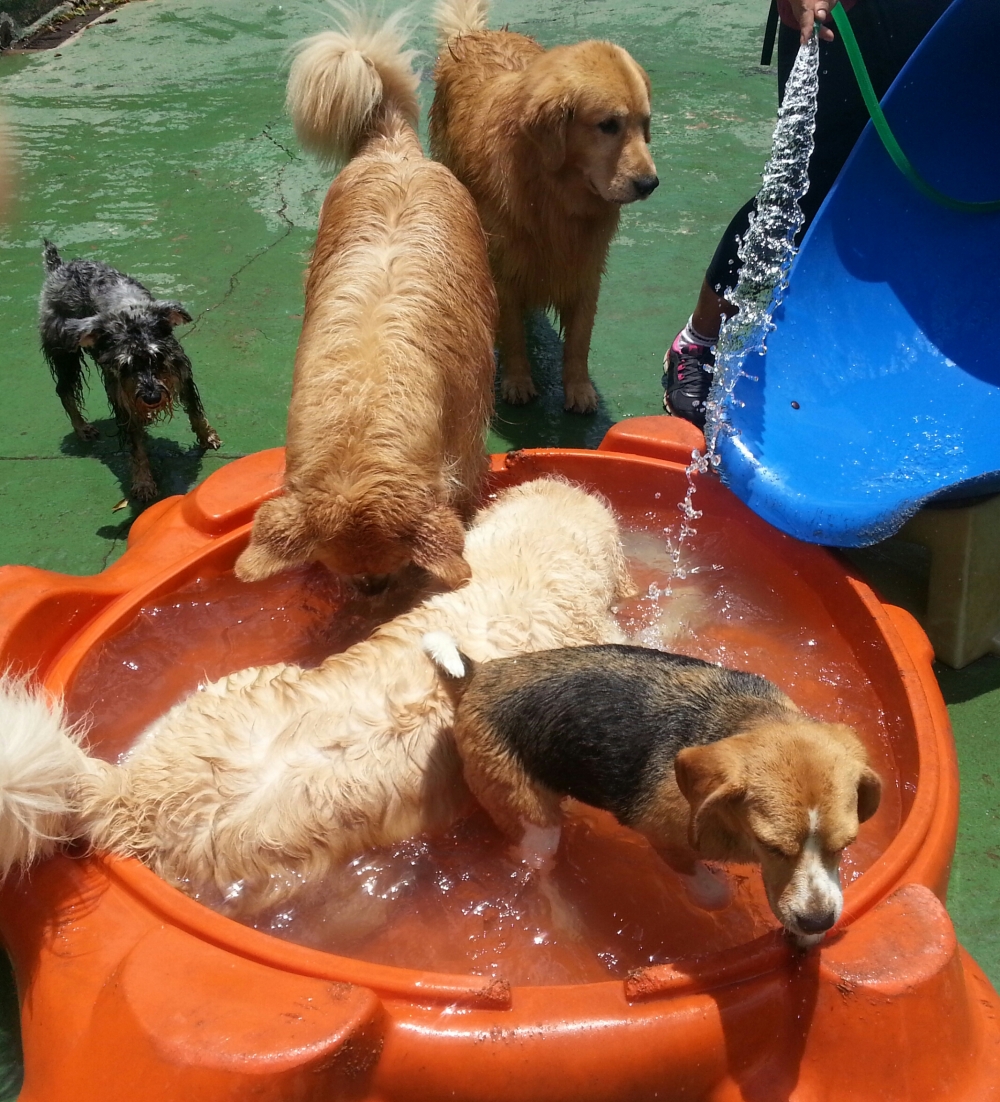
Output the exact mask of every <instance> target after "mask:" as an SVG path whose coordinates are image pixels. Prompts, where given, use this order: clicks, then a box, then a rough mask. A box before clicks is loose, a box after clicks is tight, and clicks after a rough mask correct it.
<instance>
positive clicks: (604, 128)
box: [597, 119, 622, 134]
mask: <svg viewBox="0 0 1000 1102" xmlns="http://www.w3.org/2000/svg"><path fill="white" fill-rule="evenodd" d="M621 128H622V124H621V123H620V122H619V121H618V120H617V119H603V120H602V121H601V122H599V123H598V124H597V129H598V130H600V131H601V133H602V134H617V133H618V131H619V130H621Z"/></svg>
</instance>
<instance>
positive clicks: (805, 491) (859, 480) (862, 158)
mask: <svg viewBox="0 0 1000 1102" xmlns="http://www.w3.org/2000/svg"><path fill="white" fill-rule="evenodd" d="M821 94H822V93H821ZM882 106H883V108H884V110H885V114H886V116H887V118H888V121H889V124H890V126H891V127H892V130H893V131H894V133H895V135H896V137H897V139H898V140H899V143H900V145H901V146H902V148H903V150H904V151H905V153H906V154H907V156H908V157H909V159H910V161H911V162H912V163H913V165H914V167H915V168H916V170H917V172H919V173H920V175H922V176H923V177H924V179H925V180H927V181H928V182H929V183H931V184H932V185H933V186H935V187H936V188H938V189H939V190H940V191H942V192H944V193H946V194H947V195H950V196H952V197H953V198H955V199H961V200H966V201H980V202H984V201H988V200H996V199H1000V3H998V0H955V2H954V3H953V4H952V5H951V7H950V8H949V9H948V10H947V12H946V13H945V14H944V16H942V18H941V19H940V21H939V22H938V24H937V25H936V26H935V27H934V29H933V30H932V31H931V33H930V35H928V37H927V38H926V39H925V40H924V42H923V43H922V44H921V46H920V48H919V49H918V50H917V52H916V53H915V54H914V55H913V57H912V58H911V59H910V61H909V62H908V64H907V65H906V67H905V68H904V69H903V71H902V72H901V73H900V75H899V77H898V78H897V80H896V82H895V83H894V84H893V86H892V88H891V89H890V90H889V92H888V94H887V95H886V97H885V99H884V100H883V103H882ZM774 322H775V325H776V329H775V331H774V332H773V333H771V334H770V336H769V338H768V342H767V343H768V349H767V352H766V354H765V355H763V356H760V357H758V356H752V357H751V358H750V359H749V360H748V361H747V362H746V363H745V364H744V371H746V372H747V374H748V375H750V376H753V377H755V379H756V381H755V379H754V378H743V379H740V381H739V383H738V385H737V387H736V391H735V399H736V400H735V402H734V403H733V405H732V406H731V408H730V410H729V418H730V420H731V422H732V425H733V427H734V428H735V430H736V432H735V434H733V435H727V436H726V437H725V438H724V439H723V440H722V441H721V443H720V449H719V450H720V456H721V460H722V470H723V476H724V478H725V481H726V482H727V484H728V485H729V486H730V487H731V488H732V489H733V490H734V491H735V492H736V493H737V494H738V495H739V496H740V497H741V498H742V499H743V500H744V501H745V502H746V503H747V504H748V505H750V507H751V508H752V509H754V510H755V511H756V512H757V513H759V514H760V515H761V516H762V517H764V518H765V519H766V520H768V521H770V523H771V524H773V525H775V526H776V527H778V528H780V529H782V531H785V532H788V533H789V534H791V535H793V536H797V537H798V538H799V539H803V540H809V541H811V542H813V543H825V544H832V545H838V546H844V547H860V546H864V545H865V544H869V543H874V542H876V541H877V540H880V539H884V538H886V537H887V536H890V535H892V533H893V532H895V531H896V530H897V529H898V528H899V526H900V525H901V524H902V523H903V522H904V521H905V520H906V519H907V518H908V517H909V516H911V515H912V514H913V513H914V512H916V510H917V509H918V508H920V507H921V506H922V505H924V504H926V503H927V502H928V501H930V500H932V499H933V500H941V499H943V498H946V497H972V496H976V495H980V494H985V493H991V492H998V491H1000V214H978V213H977V214H967V213H957V212H955V211H952V210H949V209H946V208H945V207H943V206H941V205H939V204H937V203H935V202H933V201H932V200H930V199H927V198H925V197H924V196H923V195H921V194H919V193H918V192H917V191H916V190H915V189H914V187H913V186H912V185H911V184H910V183H909V182H908V181H907V180H906V179H905V178H904V177H903V175H902V174H901V173H900V171H899V170H898V169H897V168H896V167H895V165H894V164H893V163H892V161H891V160H890V159H889V156H888V154H887V153H886V151H885V149H884V148H883V146H882V144H881V142H880V140H879V138H878V135H877V134H876V133H875V131H874V129H873V127H872V125H871V123H869V124H868V127H867V128H866V130H865V132H864V134H863V135H862V137H861V139H860V141H859V142H858V145H857V147H856V149H855V150H854V152H853V153H852V155H851V157H850V159H849V160H848V162H847V164H846V165H845V167H844V170H843V172H842V173H841V175H840V177H839V178H838V180H837V183H836V184H835V185H834V187H833V189H832V190H831V192H830V194H829V195H828V196H827V199H826V202H825V203H824V204H823V206H822V207H821V209H820V211H819V213H818V215H817V216H816V218H815V220H814V222H813V224H812V226H811V227H810V229H809V232H808V233H807V235H806V237H805V240H804V241H803V244H802V248H801V250H800V252H799V254H798V256H797V257H796V259H795V262H794V264H793V265H792V268H791V271H790V273H789V288H788V291H787V294H786V296H785V300H784V303H783V304H782V305H781V306H780V307H779V309H778V310H777V312H776V313H775V315H774ZM740 403H743V404H742V405H741V404H740Z"/></svg>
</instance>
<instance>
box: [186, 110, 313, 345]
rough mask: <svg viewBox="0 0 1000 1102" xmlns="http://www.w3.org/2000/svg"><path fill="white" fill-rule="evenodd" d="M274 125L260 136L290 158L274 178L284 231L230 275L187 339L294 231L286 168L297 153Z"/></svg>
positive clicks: (267, 127) (197, 319)
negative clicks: (283, 141) (253, 267)
mask: <svg viewBox="0 0 1000 1102" xmlns="http://www.w3.org/2000/svg"><path fill="white" fill-rule="evenodd" d="M272 126H274V123H273V122H269V123H268V124H267V125H266V126H265V127H264V129H263V130H262V131H261V133H260V137H263V138H267V140H268V141H269V142H271V144H272V145H275V146H277V147H278V149H280V150H281V152H282V153H284V154H285V156H286V157H287V158H288V159H287V160H286V161H285V163H284V164H283V165H282V166H281V168H280V169H278V175H277V176H276V177H275V180H274V189H275V191H277V193H278V198H279V199H280V200H281V204H280V206H279V207H278V209H277V210H276V211H275V213H276V214H277V216H278V217H279V218H280V219H281V221H282V222H284V223H285V230H284V233H282V234H281V235H280V236H279V237H277V238H275V239H274V241H271V242H269V243H268V244H267V245H265V246H264V247H263V248H261V249H258V250H257V252H255V253H254V254H253V256H251V257H250V258H249V259H248V260H247V261H246V263H244V264H242V265H241V266H240V267H239V268H238V269H237V270H236V271H235V272H233V274H232V275H231V276H230V277H229V287H228V288H227V290H226V293H225V294H224V295H223V296H222V298H220V299H219V301H218V302H216V303H213V304H212V305H211V306H206V307H205V309H204V310H202V311H201V313H199V314H198V316H197V317H196V318H195V319H194V324H193V325H192V326H191V328H190V329H189V330H188V331H187V333H185V334H184V336H185V339H186V338H187V337H190V336H191V334H192V333H194V332H195V331H196V330H197V328H198V326H199V325H200V324H201V322H202V319H203V318H204V317H206V316H207V315H208V314H211V313H212V312H213V311H214V310H218V308H219V307H220V306H222V305H223V303H225V302H226V301H227V300H228V299H229V298H231V297H232V295H233V294H234V293H235V291H236V288H237V287H238V286H239V282H240V276H241V275H242V274H243V273H244V272H245V271H246V270H247V268H249V267H250V265H251V264H253V263H254V262H255V261H257V260H259V259H260V258H261V257H262V256H263V255H264V254H265V253H268V252H270V251H271V249H273V248H274V247H275V246H277V245H280V244H281V242H282V241H284V240H285V238H286V237H287V236H288V235H289V234H290V233H291V232H292V230H293V229H295V223H294V222H293V221H292V220H291V219H290V218H289V217H288V215H287V213H286V212H287V210H288V197H287V196H286V195H285V190H284V178H285V170H286V169H287V168H288V166H289V165H290V164H291V163H292V162H293V161H295V160H297V157H296V155H295V153H293V152H292V150H290V149H288V148H287V147H286V146H284V145H282V144H281V142H279V141H278V139H277V138H275V137H274V135H273V134H272V133H271V127H272ZM256 140H257V139H256V138H252V139H251V141H256Z"/></svg>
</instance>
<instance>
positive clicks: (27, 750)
mask: <svg viewBox="0 0 1000 1102" xmlns="http://www.w3.org/2000/svg"><path fill="white" fill-rule="evenodd" d="M80 736H81V732H80V730H79V729H78V728H76V727H74V726H72V725H71V724H69V723H68V722H67V721H66V718H65V716H64V714H63V710H62V707H61V706H60V705H58V704H56V703H54V702H53V701H51V700H49V699H48V698H47V697H45V696H44V695H43V694H41V693H40V692H36V691H32V690H30V689H29V688H28V687H27V685H26V684H25V682H24V681H22V680H17V679H14V678H10V677H4V678H0V881H2V880H3V879H4V878H5V877H6V876H7V875H8V874H9V873H10V872H11V870H12V869H14V868H15V867H16V866H19V865H20V866H27V865H30V864H31V862H32V861H35V860H37V859H38V858H41V857H47V856H48V855H49V854H51V853H52V852H53V851H54V850H55V848H56V847H57V846H58V845H59V844H60V843H61V842H66V841H68V840H70V839H71V838H73V837H75V833H76V832H75V824H76V819H77V816H76V803H75V791H76V787H77V783H78V781H79V778H80V777H81V776H82V775H84V774H86V773H89V772H90V770H91V759H90V758H89V757H88V756H87V753H86V751H85V750H84V749H83V748H82V747H81V746H80Z"/></svg>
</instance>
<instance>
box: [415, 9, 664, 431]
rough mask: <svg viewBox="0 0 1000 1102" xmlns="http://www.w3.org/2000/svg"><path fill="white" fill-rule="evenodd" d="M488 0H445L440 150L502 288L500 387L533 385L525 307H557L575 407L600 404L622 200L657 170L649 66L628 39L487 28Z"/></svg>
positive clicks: (523, 393) (436, 132) (510, 396)
mask: <svg viewBox="0 0 1000 1102" xmlns="http://www.w3.org/2000/svg"><path fill="white" fill-rule="evenodd" d="M486 8H487V4H486V2H485V0H442V2H441V3H440V4H439V5H438V8H437V22H438V31H439V35H440V38H441V43H442V48H441V52H440V55H439V56H438V59H437V66H436V67H435V70H434V79H435V82H436V90H435V93H434V103H433V106H432V107H431V114H430V139H431V150H432V152H433V153H434V156H435V157H437V158H439V159H440V160H441V161H442V162H443V163H444V164H446V165H447V166H448V167H449V168H450V169H451V170H452V172H454V173H455V175H456V176H457V177H458V178H459V179H460V180H461V181H462V183H463V184H465V186H466V187H467V188H468V189H469V191H471V192H472V195H473V198H474V199H475V200H476V205H477V206H478V208H479V215H480V217H481V218H482V220H483V227H484V228H485V230H486V234H487V237H488V239H489V246H490V263H491V265H492V269H493V277H494V279H495V280H496V285H497V292H498V294H499V297H500V322H499V330H498V345H499V349H500V360H501V376H500V392H501V394H502V395H503V397H504V398H505V399H506V400H507V401H508V402H514V403H517V404H520V403H522V402H526V401H528V399H529V398H531V397H532V396H533V395H534V394H536V393H537V391H536V390H535V385H534V383H533V382H532V380H531V367H530V364H529V363H528V354H527V348H526V345H525V330H524V315H525V312H526V311H529V310H536V309H545V308H548V307H553V308H554V309H555V310H556V312H557V313H558V315H559V321H560V325H561V327H562V330H563V334H564V338H565V347H564V351H563V391H564V395H565V405H566V408H567V409H570V410H576V411H577V412H579V413H589V412H592V411H593V410H595V409H597V392H596V391H595V390H594V386H593V383H591V381H590V374H589V370H588V363H587V361H588V357H589V354H590V337H591V332H592V330H593V327H594V315H595V314H596V312H597V298H598V294H599V292H600V288H601V275H602V273H603V271H604V263H605V260H606V259H607V254H608V246H609V245H610V243H611V239H612V237H614V235H615V231H616V230H617V228H618V217H619V213H620V211H621V208H622V206H623V205H624V204H626V203H631V202H633V201H634V200H636V199H645V198H646V197H647V196H648V195H649V194H650V193H651V192H652V191H653V189H654V188H655V187H656V186H657V184H658V183H659V181H658V179H657V177H656V168H655V166H654V165H653V159H652V157H651V156H650V154H649V113H650V101H649V88H650V86H649V78H648V77H647V76H646V73H645V72H644V71H643V69H642V68H641V67H640V66H639V65H637V64H636V62H635V61H634V60H633V59H632V58H631V57H630V56H629V54H628V53H626V51H625V50H623V49H621V47H619V46H614V45H612V44H611V43H610V42H579V43H577V44H576V45H573V46H557V47H556V48H555V49H553V50H547V51H546V50H544V49H543V48H542V47H541V46H540V45H539V44H538V43H537V42H536V41H535V40H534V39H532V38H527V37H526V36H525V35H522V34H514V33H512V32H509V31H490V30H487V29H486Z"/></svg>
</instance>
